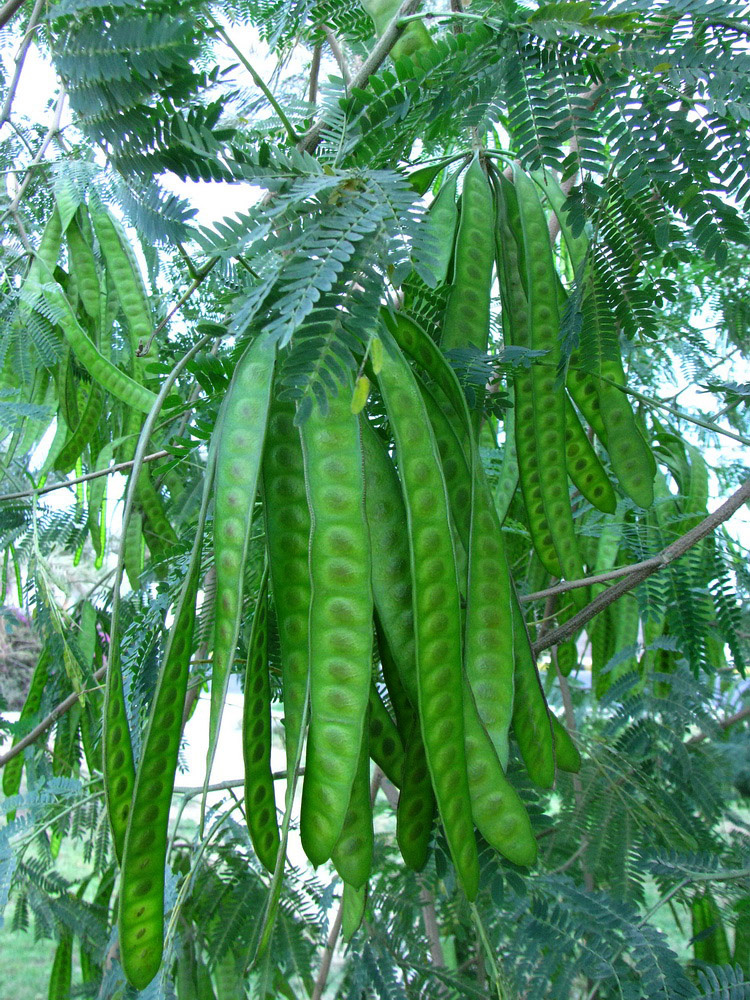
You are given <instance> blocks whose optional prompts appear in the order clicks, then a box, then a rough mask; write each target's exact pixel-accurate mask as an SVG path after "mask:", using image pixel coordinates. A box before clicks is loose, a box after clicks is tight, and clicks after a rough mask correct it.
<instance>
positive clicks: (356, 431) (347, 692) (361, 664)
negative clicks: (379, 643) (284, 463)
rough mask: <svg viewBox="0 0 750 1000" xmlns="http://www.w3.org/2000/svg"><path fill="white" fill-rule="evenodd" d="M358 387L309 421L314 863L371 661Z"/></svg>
mask: <svg viewBox="0 0 750 1000" xmlns="http://www.w3.org/2000/svg"><path fill="white" fill-rule="evenodd" d="M349 390H350V386H342V387H341V389H340V391H339V392H338V394H337V395H336V396H335V397H334V398H332V399H330V400H329V401H328V412H327V413H325V414H324V413H322V412H321V411H320V409H316V410H314V411H313V413H312V414H311V415H310V417H309V418H308V419H307V420H306V421H305V422H304V423H303V424H302V426H301V428H300V431H301V437H302V452H303V455H304V460H305V481H306V483H307V499H308V504H309V507H310V519H311V523H312V532H311V535H310V573H311V578H312V602H311V605H310V632H309V643H310V725H309V729H308V738H307V753H306V757H305V782H304V786H303V789H302V804H301V812H300V834H301V838H302V845H303V847H304V849H305V853H306V854H307V856H308V858H309V859H310V861H311V862H312V864H313V865H316V866H317V865H320V864H322V863H323V862H324V861H327V860H328V858H330V856H331V852H332V851H333V849H334V847H335V845H336V842H337V841H338V839H339V836H340V834H341V829H342V827H343V825H344V819H345V817H346V812H347V809H348V805H349V797H350V794H351V789H352V784H353V782H354V779H355V775H356V774H357V768H358V766H359V757H360V747H361V745H362V730H363V727H364V724H365V717H366V713H367V702H368V697H369V690H370V676H371V663H372V639H373V635H372V613H373V597H372V588H371V584H370V573H371V559H370V536H369V531H368V525H367V520H366V518H365V482H364V469H363V456H362V446H361V443H360V428H359V419H358V417H357V416H355V415H354V414H352V412H351V409H350V406H349V401H350V399H351V393H350V391H349Z"/></svg>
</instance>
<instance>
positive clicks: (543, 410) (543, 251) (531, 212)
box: [514, 168, 586, 606]
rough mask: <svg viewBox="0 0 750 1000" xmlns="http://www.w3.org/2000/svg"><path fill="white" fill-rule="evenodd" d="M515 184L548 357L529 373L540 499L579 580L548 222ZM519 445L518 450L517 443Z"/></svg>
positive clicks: (530, 193)
mask: <svg viewBox="0 0 750 1000" xmlns="http://www.w3.org/2000/svg"><path fill="white" fill-rule="evenodd" d="M514 179H515V188H516V194H517V198H518V208H519V213H520V216H521V228H522V233H523V239H524V246H525V262H526V278H527V289H528V302H529V331H530V345H529V346H530V347H531V348H532V349H533V350H541V351H546V352H547V354H546V356H545V357H544V359H543V363H535V364H533V365H532V370H531V393H532V399H531V401H532V409H533V413H532V421H533V428H534V444H535V447H536V453H537V461H538V463H539V469H540V487H541V494H542V500H543V503H544V510H545V513H546V516H547V522H548V524H549V526H550V529H551V531H552V542H553V545H554V547H555V551H556V552H557V556H558V559H559V561H560V567H561V568H562V570H563V574H564V575H565V576H566V577H567V578H568V579H580V578H581V577H582V576H583V575H584V574H583V564H582V562H581V557H580V553H579V551H578V543H577V540H576V535H575V529H574V526H573V515H572V511H571V506H570V496H569V493H568V477H567V469H566V466H565V390H564V387H563V386H562V385H557V382H556V373H557V366H558V362H559V359H560V341H559V327H560V318H559V312H558V306H557V275H556V272H555V268H554V263H553V260H552V250H551V247H550V242H549V233H548V230H547V222H546V219H545V216H544V212H543V211H542V206H541V203H540V201H539V198H538V196H537V193H536V189H535V187H534V184H533V182H532V181H531V180H530V179H529V178H528V177H527V176H526V174H525V173H523V171H522V170H520V169H518V168H514ZM516 431H517V432H518V424H517V425H516ZM517 443H518V445H519V448H520V443H521V442H520V439H519V438H517ZM519 454H520V452H519ZM572 600H573V601H574V603H576V605H580V606H582V605H584V604H585V603H586V594H585V593H584V592H582V591H573V593H572Z"/></svg>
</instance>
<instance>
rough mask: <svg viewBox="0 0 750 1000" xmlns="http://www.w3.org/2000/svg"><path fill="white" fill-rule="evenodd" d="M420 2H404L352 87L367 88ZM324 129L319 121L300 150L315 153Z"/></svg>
mask: <svg viewBox="0 0 750 1000" xmlns="http://www.w3.org/2000/svg"><path fill="white" fill-rule="evenodd" d="M420 2H421V0H404V2H403V3H402V4H401V6H400V7H399V9H398V11H397V12H396V15H395V16H394V18H393V20H392V21H391V22H390V24H389V25H388V27H387V28H386V29H385V31H384V32H383V34H382V35H381V37H380V39H379V40H378V42H377V44H376V45H375V47H374V48H373V50H372V52H371V53H370V54H369V56H368V57H367V59H365V61H364V63H363V64H362V68H361V69H360V70H359V71H358V72H357V74H356V75H355V77H354V78H353V80H352V87H356V88H362V87H364V86H366V84H367V81H368V80H369V79H370V77H371V76H372V74H373V73H375V72H376V71H377V70H378V68H379V67H380V65H381V63H382V62H383V61H384V60H385V57H386V56H387V55H388V53H389V52H390V51H391V49H392V48H393V46H394V45H395V44H396V42H397V41H398V39H399V38H400V36H401V34H402V32H403V30H404V29H403V28H402V27H400V26H399V21H400V20H401V18H402V17H408V16H409V14H414V13H415V12H416V10H417V7H419V4H420ZM323 127H324V123H323V121H322V120H321V121H317V122H316V123H315V124H314V125H313V127H312V128H311V129H310V131H309V132H308V133H307V135H305V136H303V137H302V139H301V140H300V142H299V144H298V149H301V150H303V151H304V152H306V153H312V152H314V151H315V149H316V148H317V145H318V143H319V142H320V138H321V135H322V134H323Z"/></svg>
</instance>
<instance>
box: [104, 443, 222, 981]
mask: <svg viewBox="0 0 750 1000" xmlns="http://www.w3.org/2000/svg"><path fill="white" fill-rule="evenodd" d="M215 460H216V459H215V450H214V449H213V448H212V449H211V451H210V453H209V460H208V464H207V467H206V480H205V484H204V489H203V500H202V503H201V509H200V513H199V515H198V523H197V525H196V534H195V543H194V545H193V550H192V552H191V554H190V562H189V565H188V569H187V573H186V576H185V580H184V582H183V585H182V589H181V591H180V596H179V599H178V601H177V605H176V607H175V615H174V624H173V626H172V628H171V630H170V633H169V638H168V640H167V645H166V648H165V650H164V659H163V661H162V665H161V669H160V671H159V676H158V678H157V682H156V690H155V692H154V697H153V700H152V702H151V710H150V713H149V718H148V723H147V726H146V733H145V736H144V741H143V753H142V755H141V760H140V763H139V765H138V773H137V775H136V777H135V781H134V785H133V792H132V807H131V806H130V801H128V802H127V803H126V806H125V808H126V809H127V813H128V815H127V828H126V832H125V837H124V847H123V850H122V872H121V877H120V905H119V911H118V920H119V936H120V960H121V962H122V967H123V970H124V972H125V975H126V977H127V979H128V982H129V983H130V984H131V985H132V986H135V987H136V988H137V989H139V990H141V989H144V988H145V987H146V986H147V985H148V984H149V983H150V982H151V980H152V979H153V978H154V976H155V975H156V973H157V972H158V970H159V966H160V964H161V956H162V947H163V939H164V917H163V913H164V870H165V864H166V857H167V827H168V823H169V807H170V804H171V801H172V792H173V790H174V780H175V773H176V770H177V756H178V751H179V745H180V734H181V733H182V717H183V710H184V706H185V695H186V692H187V684H188V676H189V673H190V653H191V650H192V643H193V631H194V628H195V604H196V598H197V594H198V587H199V584H200V570H201V550H202V545H203V531H204V527H205V523H206V514H207V512H208V506H209V502H210V500H211V496H212V487H213V480H214V463H215ZM112 749H114V748H112Z"/></svg>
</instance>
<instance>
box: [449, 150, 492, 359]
mask: <svg viewBox="0 0 750 1000" xmlns="http://www.w3.org/2000/svg"><path fill="white" fill-rule="evenodd" d="M493 215H494V212H493V207H492V191H491V189H490V184H489V181H488V180H487V175H486V174H485V172H484V170H483V169H482V164H481V163H480V161H479V157H478V156H475V158H474V159H473V160H472V162H471V165H470V167H469V169H468V170H467V171H466V174H465V175H464V186H463V193H462V196H461V217H460V221H459V225H458V236H457V237H456V256H455V270H454V275H453V285H452V287H451V293H450V297H449V299H448V305H447V307H446V311H445V322H444V325H443V335H442V339H441V346H442V348H443V350H446V351H449V350H453V349H455V348H459V347H469V346H473V347H476V348H477V349H478V350H480V351H482V353H484V352H485V351H486V350H487V342H488V340H489V334H490V295H491V289H492V264H493V257H494V255H493V243H494V240H493V235H494V234H493V228H494V227H493Z"/></svg>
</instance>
